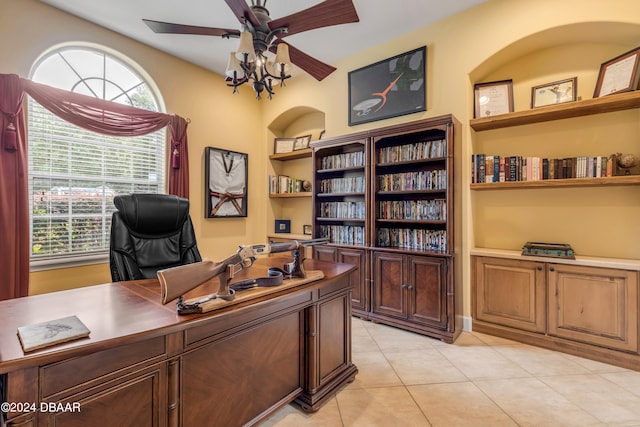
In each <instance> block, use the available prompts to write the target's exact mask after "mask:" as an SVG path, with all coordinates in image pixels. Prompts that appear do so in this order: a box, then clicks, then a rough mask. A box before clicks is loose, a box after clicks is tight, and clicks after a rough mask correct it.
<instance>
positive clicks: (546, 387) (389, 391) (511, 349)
mask: <svg viewBox="0 0 640 427" xmlns="http://www.w3.org/2000/svg"><path fill="white" fill-rule="evenodd" d="M353 362H354V363H355V364H356V366H357V367H358V369H359V373H358V375H357V376H356V379H355V381H354V382H353V383H351V384H349V385H348V386H346V387H345V388H343V389H342V390H340V391H339V392H338V394H337V395H336V396H335V397H334V398H333V399H331V400H330V401H329V402H327V404H326V405H324V406H323V407H322V408H321V409H320V410H319V411H318V412H316V413H314V414H305V413H303V412H301V411H299V410H298V409H296V408H295V407H293V406H286V407H284V408H283V409H281V410H280V411H278V412H276V413H275V414H274V415H273V416H271V417H270V418H269V419H268V420H266V421H265V422H264V423H263V424H262V425H261V426H279V427H280V426H292V427H298V426H322V427H334V426H335V427H339V426H345V427H347V426H348V427H351V426H366V427H372V426H384V427H395V426H401V427H411V426H446V427H450V426H473V427H480V426H491V427H499V426H544V427H550V426H563V427H564V426H580V427H583V426H635V427H640V372H635V371H630V370H627V369H623V368H618V367H616V366H611V365H607V364H603V363H598V362H594V361H591V360H587V359H582V358H579V357H575V356H570V355H567V354H563V353H558V352H554V351H550V350H545V349H541V348H538V347H533V346H528V345H524V344H520V343H517V342H514V341H509V340H505V339H502V338H497V337H493V336H490V335H485V334H480V333H477V332H463V333H462V335H461V336H460V337H459V338H458V340H457V341H456V342H455V344H445V343H442V342H441V341H438V340H434V339H431V338H427V337H424V336H422V335H418V334H414V333H411V332H406V331H402V330H399V329H395V328H392V327H389V326H384V325H379V324H375V323H371V322H367V321H363V320H360V319H357V318H353Z"/></svg>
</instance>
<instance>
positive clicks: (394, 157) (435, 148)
mask: <svg viewBox="0 0 640 427" xmlns="http://www.w3.org/2000/svg"><path fill="white" fill-rule="evenodd" d="M446 155H447V141H446V140H444V139H441V140H437V141H423V142H415V143H413V144H404V145H396V146H394V147H384V148H381V149H379V150H378V163H393V162H402V161H410V160H422V159H433V158H437V157H446Z"/></svg>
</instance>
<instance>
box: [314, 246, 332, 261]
mask: <svg viewBox="0 0 640 427" xmlns="http://www.w3.org/2000/svg"><path fill="white" fill-rule="evenodd" d="M312 247H313V258H314V259H319V260H320V261H334V262H335V261H337V252H338V251H337V248H336V247H335V246H327V245H317V246H312Z"/></svg>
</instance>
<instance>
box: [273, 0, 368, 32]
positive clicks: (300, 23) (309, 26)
mask: <svg viewBox="0 0 640 427" xmlns="http://www.w3.org/2000/svg"><path fill="white" fill-rule="evenodd" d="M358 21H360V18H358V13H357V12H356V8H355V6H354V5H353V1H352V0H326V1H324V2H322V3H319V4H317V5H315V6H311V7H310V8H308V9H305V10H302V11H300V12H296V13H292V14H291V15H288V16H285V17H282V18H278V19H274V20H273V21H270V22H269V23H268V25H269V28H270V29H271V30H274V29H276V28H282V27H287V28H288V31H287V32H286V33H285V34H282V35H281V36H280V37H286V36H290V35H292V34H297V33H301V32H303V31H308V30H314V29H316V28H323V27H330V26H332V25H339V24H348V23H351V22H358Z"/></svg>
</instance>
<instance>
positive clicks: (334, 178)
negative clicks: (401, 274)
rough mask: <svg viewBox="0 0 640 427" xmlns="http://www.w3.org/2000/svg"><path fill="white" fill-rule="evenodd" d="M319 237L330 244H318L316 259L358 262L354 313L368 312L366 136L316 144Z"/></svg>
mask: <svg viewBox="0 0 640 427" xmlns="http://www.w3.org/2000/svg"><path fill="white" fill-rule="evenodd" d="M312 146H313V147H314V154H313V175H314V184H313V192H314V195H313V218H314V227H313V230H314V237H322V238H328V239H329V242H330V243H329V244H328V245H319V246H314V247H313V251H314V257H315V258H317V259H321V260H328V261H337V262H345V263H349V264H354V265H357V266H358V269H357V270H356V271H355V272H354V273H352V274H351V276H350V278H349V280H350V282H351V290H352V294H351V303H352V312H353V314H355V315H359V316H363V317H364V316H366V313H367V310H368V309H367V307H368V304H369V295H370V292H369V288H368V283H369V274H368V262H367V256H366V254H367V252H366V249H365V248H366V247H367V246H368V245H369V240H368V235H367V230H368V229H369V225H368V217H367V206H368V204H369V189H368V185H369V179H368V174H369V150H368V144H367V138H366V135H362V134H356V135H351V136H347V137H337V138H329V139H325V140H321V141H317V142H315V143H313V144H312Z"/></svg>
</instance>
